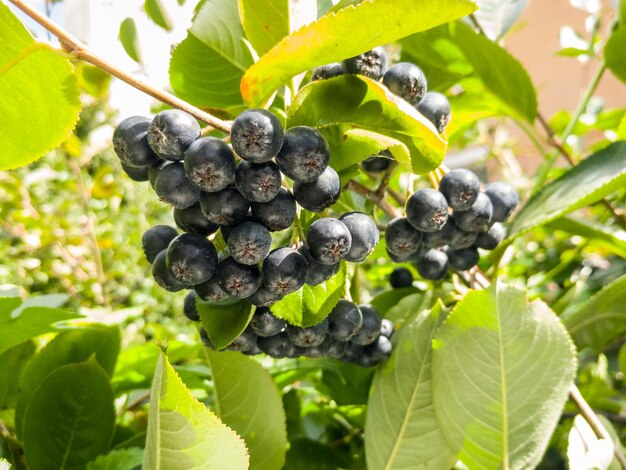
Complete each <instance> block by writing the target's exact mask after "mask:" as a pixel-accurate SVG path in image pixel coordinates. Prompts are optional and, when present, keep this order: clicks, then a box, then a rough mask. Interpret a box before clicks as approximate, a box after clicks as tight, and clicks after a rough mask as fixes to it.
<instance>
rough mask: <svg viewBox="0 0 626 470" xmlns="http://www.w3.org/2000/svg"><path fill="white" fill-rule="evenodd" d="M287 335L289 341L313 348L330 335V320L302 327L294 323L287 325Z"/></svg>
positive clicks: (302, 346)
mask: <svg viewBox="0 0 626 470" xmlns="http://www.w3.org/2000/svg"><path fill="white" fill-rule="evenodd" d="M286 331H287V336H288V337H289V341H291V342H292V343H293V344H294V345H296V346H299V347H301V348H311V347H313V346H318V345H320V344H322V343H323V342H324V340H325V339H326V336H327V335H328V320H323V321H321V322H320V323H318V324H317V325H313V326H309V327H306V328H302V327H299V326H294V325H287V330H286Z"/></svg>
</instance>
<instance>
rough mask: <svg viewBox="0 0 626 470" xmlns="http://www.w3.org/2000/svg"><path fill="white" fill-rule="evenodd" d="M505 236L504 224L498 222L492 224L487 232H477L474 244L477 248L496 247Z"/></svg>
mask: <svg viewBox="0 0 626 470" xmlns="http://www.w3.org/2000/svg"><path fill="white" fill-rule="evenodd" d="M505 236H506V230H505V228H504V225H502V224H501V223H500V222H496V223H495V224H493V225H492V226H491V227H490V228H489V230H488V231H487V232H483V233H479V234H478V236H477V237H476V243H475V246H476V247H477V248H483V249H485V250H493V249H494V248H496V247H497V246H498V245H499V244H500V243H501V242H502V240H504V237H505Z"/></svg>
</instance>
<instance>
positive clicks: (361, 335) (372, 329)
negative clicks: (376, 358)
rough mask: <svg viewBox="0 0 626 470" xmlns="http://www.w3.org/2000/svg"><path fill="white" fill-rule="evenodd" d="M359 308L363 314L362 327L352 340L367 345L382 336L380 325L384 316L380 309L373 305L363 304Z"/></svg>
mask: <svg viewBox="0 0 626 470" xmlns="http://www.w3.org/2000/svg"><path fill="white" fill-rule="evenodd" d="M359 310H361V314H362V315H363V323H362V325H361V329H360V330H359V331H357V333H356V334H355V335H354V336H353V337H352V339H351V341H352V342H353V343H354V344H358V345H360V346H366V345H368V344H372V343H373V342H374V341H376V338H378V337H379V336H380V325H381V322H382V317H381V316H380V313H379V312H378V310H376V309H375V308H374V307H372V306H371V305H367V304H361V305H359Z"/></svg>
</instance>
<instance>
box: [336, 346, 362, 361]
mask: <svg viewBox="0 0 626 470" xmlns="http://www.w3.org/2000/svg"><path fill="white" fill-rule="evenodd" d="M343 344H345V345H346V350H345V351H344V353H343V356H341V358H340V359H341V360H342V361H344V362H356V361H358V360H359V359H360V358H361V357H363V356H365V348H364V347H363V346H361V345H358V344H356V343H353V342H348V343H343Z"/></svg>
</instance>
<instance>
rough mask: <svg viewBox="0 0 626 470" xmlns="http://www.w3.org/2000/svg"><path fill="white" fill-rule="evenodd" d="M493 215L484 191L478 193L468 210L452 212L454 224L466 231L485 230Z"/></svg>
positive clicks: (491, 206) (489, 201)
mask: <svg viewBox="0 0 626 470" xmlns="http://www.w3.org/2000/svg"><path fill="white" fill-rule="evenodd" d="M492 216H493V205H492V204H491V200H490V199H489V197H488V196H487V195H486V194H485V193H480V194H479V195H478V198H477V199H476V202H475V203H474V204H472V207H470V208H469V209H468V210H466V211H463V212H458V211H455V212H454V222H455V223H456V226H457V227H459V228H460V229H461V230H465V231H466V232H486V231H487V230H489V226H490V224H491V218H492Z"/></svg>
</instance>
